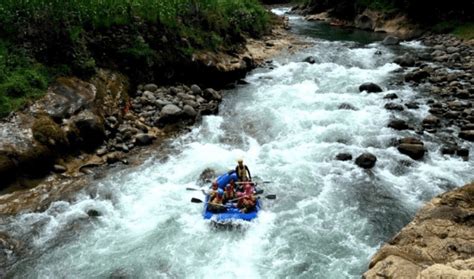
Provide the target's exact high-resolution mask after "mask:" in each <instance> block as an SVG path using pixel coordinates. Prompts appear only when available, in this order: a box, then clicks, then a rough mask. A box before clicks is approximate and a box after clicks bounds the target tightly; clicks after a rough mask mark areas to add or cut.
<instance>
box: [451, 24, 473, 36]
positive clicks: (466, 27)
mask: <svg viewBox="0 0 474 279" xmlns="http://www.w3.org/2000/svg"><path fill="white" fill-rule="evenodd" d="M453 34H454V35H456V36H458V37H459V38H461V39H466V40H472V39H474V22H469V23H466V24H461V25H459V26H457V27H455V28H454V30H453Z"/></svg>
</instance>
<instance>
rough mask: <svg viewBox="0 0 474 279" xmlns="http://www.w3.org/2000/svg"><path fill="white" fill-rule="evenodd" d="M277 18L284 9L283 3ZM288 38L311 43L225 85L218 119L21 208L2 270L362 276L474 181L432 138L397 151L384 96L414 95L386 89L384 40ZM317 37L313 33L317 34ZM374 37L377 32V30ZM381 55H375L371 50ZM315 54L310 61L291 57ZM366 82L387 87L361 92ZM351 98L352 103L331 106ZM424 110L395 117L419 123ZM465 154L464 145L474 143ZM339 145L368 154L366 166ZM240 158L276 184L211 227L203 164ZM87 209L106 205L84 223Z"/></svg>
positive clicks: (219, 165)
mask: <svg viewBox="0 0 474 279" xmlns="http://www.w3.org/2000/svg"><path fill="white" fill-rule="evenodd" d="M278 12H283V10H278ZM291 22H292V24H293V26H294V32H295V33H298V34H300V35H305V36H309V37H310V38H312V39H311V40H312V41H313V42H314V46H313V47H311V48H308V49H305V50H303V51H301V52H299V53H297V54H295V55H291V56H282V57H278V58H276V59H275V60H274V61H273V65H272V67H271V68H266V69H263V68H262V69H257V70H255V71H254V72H252V73H250V74H249V75H248V77H247V81H248V82H249V84H248V85H244V86H240V87H238V88H237V89H235V90H232V91H228V92H225V99H224V102H223V103H222V105H221V108H220V111H221V113H220V114H219V115H217V116H207V117H205V118H204V120H203V123H202V125H200V126H198V127H196V128H195V129H193V130H192V132H190V133H189V134H187V135H184V136H182V137H180V138H178V139H177V140H175V141H174V142H173V143H172V144H171V147H170V148H171V149H172V151H173V152H172V154H173V155H172V156H169V159H167V160H161V159H160V158H161V157H162V156H161V154H158V153H157V152H155V153H154V152H153V151H151V154H150V159H149V160H148V161H147V162H146V163H144V164H143V165H142V166H139V167H136V168H131V169H127V170H124V171H121V172H119V173H116V174H113V175H110V176H107V177H106V178H105V179H103V180H99V181H98V182H97V185H96V187H95V189H96V192H95V193H93V195H90V194H84V195H82V196H81V195H80V196H79V197H78V199H77V201H76V202H72V203H68V202H57V203H54V204H53V205H52V206H51V208H50V209H49V210H48V211H46V212H44V213H40V214H26V215H22V216H17V217H16V218H15V219H14V220H12V223H11V224H10V225H9V226H10V229H11V230H13V231H15V230H16V231H17V234H21V233H22V232H27V231H28V232H31V230H32V229H34V228H36V227H38V228H37V229H36V230H35V232H34V234H33V237H32V238H31V239H29V241H32V242H33V247H34V249H32V251H31V256H30V257H27V258H25V259H24V260H22V261H20V262H19V263H17V264H16V265H15V266H14V268H13V269H12V270H11V271H10V272H9V273H8V275H7V276H8V277H11V278H205V277H206V278H217V277H220V278H359V277H360V276H361V274H362V273H363V272H364V271H365V270H366V268H367V264H368V261H369V258H370V256H371V255H372V254H373V253H374V252H375V251H376V250H377V248H378V247H379V245H380V244H381V243H382V242H383V241H386V240H387V239H389V238H390V237H391V236H393V235H394V234H395V233H396V232H397V231H398V230H400V229H401V228H402V227H403V226H404V225H405V224H406V223H407V222H408V221H409V220H410V219H411V218H412V217H413V215H414V213H415V212H416V210H417V209H418V208H419V207H420V206H421V205H422V204H423V202H424V201H426V200H428V199H430V198H431V197H433V196H434V195H436V194H438V193H440V192H442V191H445V190H447V189H450V188H452V187H455V186H459V185H463V184H464V183H466V182H468V181H471V180H473V179H474V173H472V169H473V167H474V164H473V163H472V160H471V161H467V162H466V161H462V160H461V159H460V158H456V157H446V156H442V155H441V154H440V152H439V148H440V144H439V140H438V139H436V138H433V137H428V136H425V137H423V140H424V141H425V145H426V147H427V149H428V150H429V152H428V153H427V155H426V156H425V158H424V159H423V160H422V161H413V160H411V159H410V158H408V157H407V156H405V155H402V154H400V153H399V152H398V151H397V150H396V148H395V147H393V146H391V141H392V140H393V139H396V138H400V137H402V136H407V135H412V134H413V132H411V131H403V132H400V131H394V130H392V129H390V128H386V126H387V122H388V121H389V119H390V117H392V116H393V112H389V111H387V110H385V109H384V108H383V105H384V103H385V101H384V100H383V96H384V94H386V93H391V92H393V93H395V92H396V93H397V95H398V96H399V97H400V98H401V99H403V100H404V101H408V100H413V99H416V98H418V95H417V93H416V92H414V91H413V90H412V89H410V88H409V87H406V86H403V85H401V86H395V85H391V83H390V82H391V81H392V80H394V79H395V78H396V72H394V71H396V70H397V69H399V66H398V65H396V64H393V63H392V62H391V61H392V60H393V58H394V57H395V55H396V53H394V51H421V50H422V46H420V45H419V44H418V43H416V42H409V43H405V44H403V45H402V46H400V47H399V49H398V50H396V49H395V50H394V49H389V48H386V47H384V46H382V45H381V44H380V43H379V42H380V40H381V37H380V36H377V35H374V34H370V33H364V32H357V33H352V32H353V31H350V30H341V29H334V28H331V27H328V26H327V25H324V24H320V23H306V22H303V21H302V20H301V18H299V17H296V16H292V17H291ZM316 36H317V37H316ZM374 36H375V37H374ZM378 50H380V51H381V52H382V55H376V54H375V53H376V51H378ZM308 55H313V56H314V57H315V58H316V61H317V63H315V64H307V63H302V62H299V61H301V60H302V59H303V58H305V57H306V56H308ZM367 81H372V82H375V83H378V84H380V85H381V86H382V87H384V88H385V89H386V92H384V93H379V94H366V93H359V92H358V86H359V85H360V84H362V83H364V82H367ZM341 103H349V104H351V105H352V106H354V107H355V108H356V110H341V109H338V107H339V105H340V104H341ZM427 110H428V107H427V106H425V105H421V108H420V109H418V110H412V111H410V112H403V113H401V114H400V115H398V117H400V118H404V119H415V120H418V121H419V120H420V119H422V118H423V117H424V116H426V115H427V114H428V112H427ZM470 149H471V153H473V151H474V150H473V147H472V145H471V146H470ZM339 152H348V153H351V154H352V155H353V156H354V157H357V156H358V155H359V154H361V153H363V152H371V153H373V154H375V155H376V156H377V164H376V166H375V168H374V169H372V170H370V171H366V170H363V169H361V168H359V167H357V166H356V165H355V164H354V163H353V161H348V162H342V161H336V160H334V157H335V155H336V154H337V153H339ZM238 157H243V158H244V159H245V162H246V164H247V165H248V166H249V167H250V169H251V171H252V175H257V176H259V177H260V178H261V179H264V180H271V181H272V183H270V184H267V185H265V186H264V189H265V192H266V193H268V194H270V193H272V194H276V195H277V200H274V201H273V200H272V201H270V200H264V208H263V210H262V211H261V214H260V215H259V218H258V219H257V220H256V221H255V222H252V223H247V224H244V225H243V227H242V228H240V229H238V230H217V229H214V228H213V227H211V226H210V225H209V224H208V223H207V222H206V221H204V220H203V219H202V218H201V215H200V214H201V210H202V207H201V205H199V204H193V203H190V202H189V201H190V198H191V197H198V198H202V196H200V194H199V192H190V191H186V190H185V188H186V187H196V179H197V177H198V176H199V174H200V173H201V172H202V170H203V169H205V168H208V167H210V168H214V169H216V170H217V171H218V172H223V171H227V170H228V169H230V168H233V167H234V165H235V160H236V159H237V158H238ZM89 209H95V210H97V211H99V212H100V213H101V216H100V217H98V218H97V219H96V220H95V221H93V222H92V223H90V222H87V221H81V220H84V219H85V216H87V214H86V212H87V211H88V210H89Z"/></svg>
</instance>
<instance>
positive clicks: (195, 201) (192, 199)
mask: <svg viewBox="0 0 474 279" xmlns="http://www.w3.org/2000/svg"><path fill="white" fill-rule="evenodd" d="M191 202H192V203H203V201H202V200H201V199H198V198H191ZM206 203H207V204H212V205H215V206H220V207H230V206H231V205H224V204H217V203H210V202H206Z"/></svg>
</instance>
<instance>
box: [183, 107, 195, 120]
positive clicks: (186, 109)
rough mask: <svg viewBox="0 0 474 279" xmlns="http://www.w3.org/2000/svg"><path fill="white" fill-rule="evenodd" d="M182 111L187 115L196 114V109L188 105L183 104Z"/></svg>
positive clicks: (193, 115) (192, 115)
mask: <svg viewBox="0 0 474 279" xmlns="http://www.w3.org/2000/svg"><path fill="white" fill-rule="evenodd" d="M183 113H184V114H185V115H187V116H189V117H195V116H196V115H197V112H196V110H195V109H194V108H193V107H192V106H190V105H184V107H183Z"/></svg>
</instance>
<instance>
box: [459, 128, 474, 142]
mask: <svg viewBox="0 0 474 279" xmlns="http://www.w3.org/2000/svg"><path fill="white" fill-rule="evenodd" d="M459 137H460V138H462V139H465V140H467V141H474V130H464V131H461V132H459Z"/></svg>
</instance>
